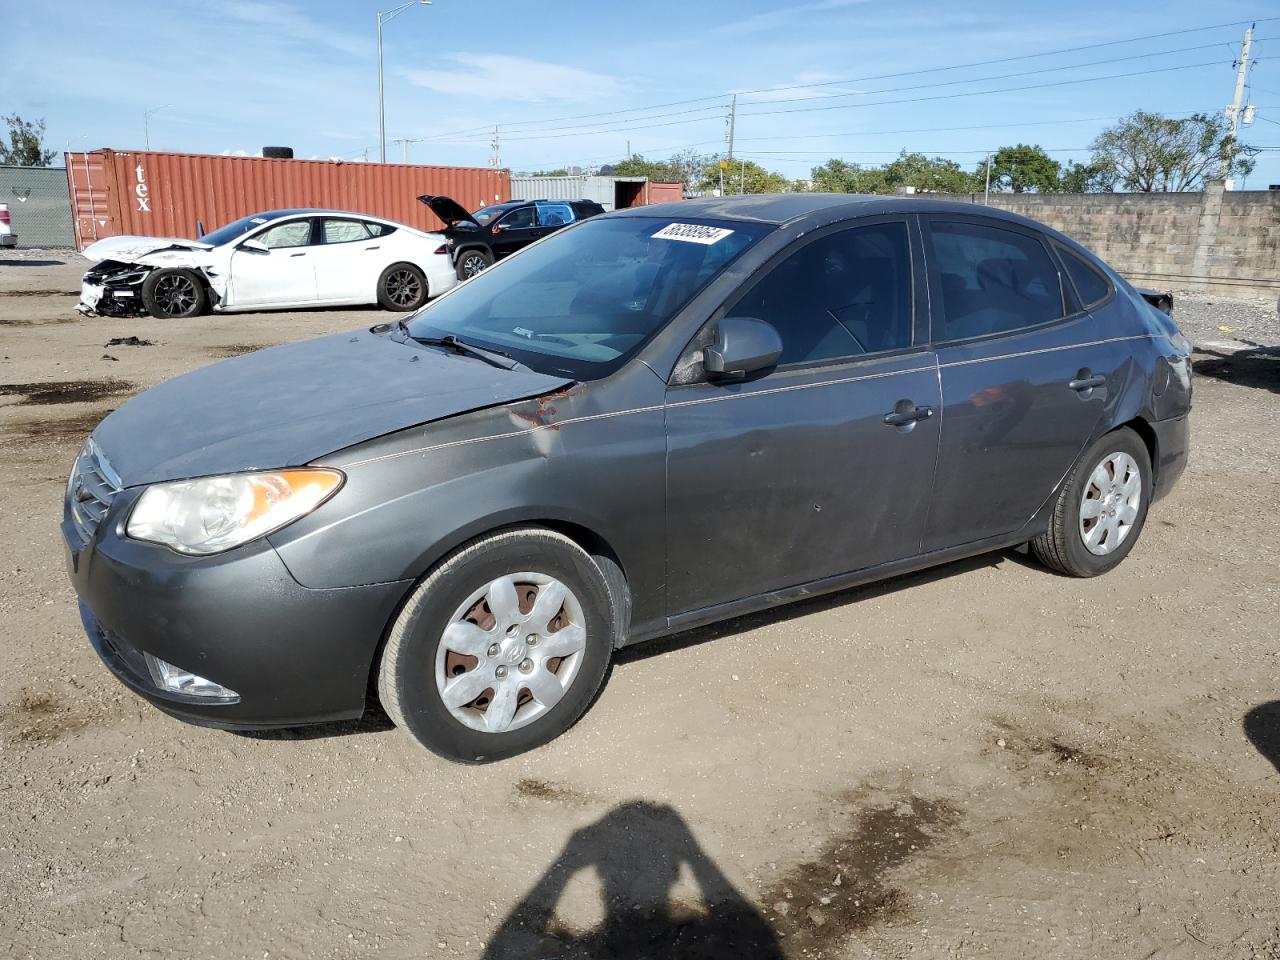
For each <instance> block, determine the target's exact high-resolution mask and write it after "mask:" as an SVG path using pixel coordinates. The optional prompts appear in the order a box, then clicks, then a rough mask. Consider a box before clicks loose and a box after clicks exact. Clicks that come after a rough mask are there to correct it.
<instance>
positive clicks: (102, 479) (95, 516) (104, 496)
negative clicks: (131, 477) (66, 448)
mask: <svg viewBox="0 0 1280 960" xmlns="http://www.w3.org/2000/svg"><path fill="white" fill-rule="evenodd" d="M120 489H121V484H120V478H119V476H117V475H116V472H115V471H114V470H113V469H111V464H110V463H109V462H108V461H107V458H106V457H105V456H103V454H102V451H101V450H99V449H98V445H97V444H96V443H94V442H93V440H92V439H90V440H89V441H88V442H87V443H86V444H85V445H84V449H83V450H81V451H80V456H78V457H76V462H75V465H74V466H73V467H72V468H71V481H70V482H69V483H68V484H67V507H68V509H69V510H70V513H71V522H72V523H73V524H74V525H75V528H76V532H77V533H79V534H80V538H81V539H82V540H83V541H84V542H85V543H88V542H89V540H90V539H91V538H92V537H93V535H94V533H96V532H97V529H98V524H100V523H102V518H103V517H105V516H106V515H107V510H109V509H110V507H111V501H113V500H114V499H115V498H116V495H117V494H118V493H119V492H120Z"/></svg>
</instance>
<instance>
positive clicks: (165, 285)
mask: <svg viewBox="0 0 1280 960" xmlns="http://www.w3.org/2000/svg"><path fill="white" fill-rule="evenodd" d="M152 295H153V296H154V297H155V301H156V306H158V307H159V308H160V312H161V313H163V314H164V315H165V316H169V317H175V316H181V315H182V314H185V313H186V312H187V311H189V310H190V309H191V308H192V307H194V306H195V305H196V284H195V281H194V280H192V279H191V278H190V277H187V276H184V275H182V274H180V273H173V274H170V275H169V276H167V277H161V278H160V279H159V280H158V281H156V288H155V291H154V292H153V294H152Z"/></svg>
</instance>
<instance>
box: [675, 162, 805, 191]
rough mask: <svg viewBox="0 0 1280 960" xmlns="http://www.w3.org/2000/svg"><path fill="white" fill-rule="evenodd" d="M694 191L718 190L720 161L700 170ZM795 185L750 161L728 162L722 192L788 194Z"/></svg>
mask: <svg viewBox="0 0 1280 960" xmlns="http://www.w3.org/2000/svg"><path fill="white" fill-rule="evenodd" d="M694 189H696V190H719V189H720V161H719V160H714V159H713V160H711V161H710V162H709V163H707V164H705V165H704V166H703V168H702V175H701V179H700V180H699V181H698V183H697V185H696V186H695V187H694ZM794 189H795V185H794V184H792V182H791V181H790V180H788V179H787V178H786V177H784V176H783V175H782V174H780V173H774V172H773V171H771V170H766V169H765V168H764V167H762V166H760V164H758V163H753V162H752V161H750V160H738V159H734V160H730V161H729V166H728V167H727V168H725V170H724V192H725V194H726V195H728V194H738V193H790V192H791V191H792V190H794Z"/></svg>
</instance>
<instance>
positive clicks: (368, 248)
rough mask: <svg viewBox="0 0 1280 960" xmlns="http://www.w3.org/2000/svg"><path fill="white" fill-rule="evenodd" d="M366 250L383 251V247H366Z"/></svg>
mask: <svg viewBox="0 0 1280 960" xmlns="http://www.w3.org/2000/svg"><path fill="white" fill-rule="evenodd" d="M365 249H366V250H381V249H382V247H381V246H376V247H365Z"/></svg>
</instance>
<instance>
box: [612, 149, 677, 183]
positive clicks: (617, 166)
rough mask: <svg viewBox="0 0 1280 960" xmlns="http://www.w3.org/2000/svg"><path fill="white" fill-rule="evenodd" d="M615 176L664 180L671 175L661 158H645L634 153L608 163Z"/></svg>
mask: <svg viewBox="0 0 1280 960" xmlns="http://www.w3.org/2000/svg"><path fill="white" fill-rule="evenodd" d="M610 166H612V167H613V175H614V176H616V177H648V178H649V179H650V180H657V181H661V182H666V181H668V180H669V179H670V177H671V170H670V168H669V166H668V165H667V164H666V163H663V162H662V161H661V160H646V159H645V158H644V157H642V156H641V155H640V154H638V153H634V154H632V155H631V156H629V157H627V159H625V160H619V161H618V162H617V163H614V164H610Z"/></svg>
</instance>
